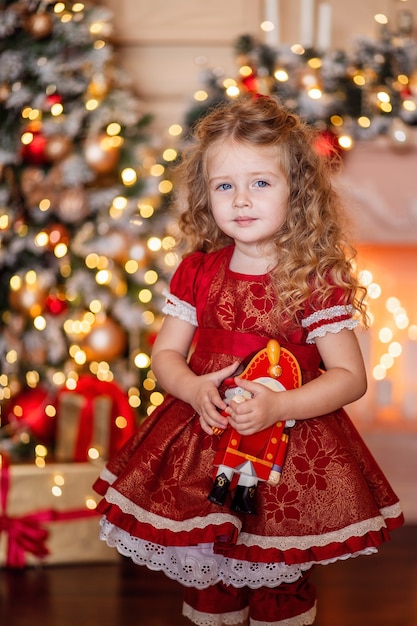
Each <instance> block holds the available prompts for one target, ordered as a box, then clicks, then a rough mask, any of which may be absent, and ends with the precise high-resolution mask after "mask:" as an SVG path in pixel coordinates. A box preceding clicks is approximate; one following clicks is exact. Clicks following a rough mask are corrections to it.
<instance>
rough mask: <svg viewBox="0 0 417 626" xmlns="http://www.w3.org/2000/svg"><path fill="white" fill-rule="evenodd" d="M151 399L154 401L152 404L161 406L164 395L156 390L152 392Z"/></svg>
mask: <svg viewBox="0 0 417 626" xmlns="http://www.w3.org/2000/svg"><path fill="white" fill-rule="evenodd" d="M149 399H150V401H151V402H152V404H153V405H154V406H159V405H161V404H162V403H163V401H164V396H163V394H162V393H160V392H159V391H154V392H153V393H151V395H150V398H149Z"/></svg>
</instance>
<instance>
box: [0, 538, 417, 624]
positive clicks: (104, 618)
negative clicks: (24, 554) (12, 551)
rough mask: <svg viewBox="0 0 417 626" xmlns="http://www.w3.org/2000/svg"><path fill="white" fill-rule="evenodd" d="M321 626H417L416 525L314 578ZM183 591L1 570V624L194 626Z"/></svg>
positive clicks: (120, 578) (85, 572)
mask: <svg viewBox="0 0 417 626" xmlns="http://www.w3.org/2000/svg"><path fill="white" fill-rule="evenodd" d="M314 579H315V582H316V585H317V591H318V598H319V610H318V617H317V620H316V626H417V526H405V527H404V528H402V529H400V530H397V531H396V532H395V533H394V534H393V538H392V541H391V542H390V543H389V544H387V545H386V546H384V547H383V548H382V549H381V551H380V552H379V554H377V555H375V556H367V557H360V558H357V559H350V560H349V561H346V562H341V563H336V564H334V565H328V566H325V567H322V566H319V567H318V568H317V569H316V572H315V574H314ZM190 624H191V623H190V622H189V621H188V620H186V619H184V618H183V617H181V588H180V587H179V586H178V585H177V584H176V583H175V582H173V581H171V580H168V579H167V578H165V577H164V576H163V575H162V574H160V573H155V572H149V571H148V570H146V569H145V568H143V567H138V566H135V565H133V564H132V563H131V562H130V561H127V560H124V559H121V560H120V563H119V564H117V563H116V564H115V563H113V564H106V565H83V566H61V567H45V568H29V569H26V570H23V571H20V572H16V571H9V570H3V571H0V625H1V626H187V625H188V626H190Z"/></svg>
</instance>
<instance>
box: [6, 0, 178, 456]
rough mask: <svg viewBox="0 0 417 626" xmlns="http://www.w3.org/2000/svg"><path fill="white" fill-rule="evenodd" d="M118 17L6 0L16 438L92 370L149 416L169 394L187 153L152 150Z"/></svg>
mask: <svg viewBox="0 0 417 626" xmlns="http://www.w3.org/2000/svg"><path fill="white" fill-rule="evenodd" d="M111 22H112V15H111V13H110V12H109V11H108V10H107V9H104V8H102V7H97V6H94V5H85V4H84V3H77V2H74V3H69V4H65V5H64V4H63V3H61V2H54V1H52V2H35V1H33V0H18V1H12V0H10V1H7V0H6V2H4V1H3V2H2V3H1V4H0V126H1V128H0V130H1V132H0V236H1V240H0V293H1V300H0V327H1V328H0V402H1V405H2V408H3V415H2V424H1V425H2V429H1V430H0V432H1V433H2V434H3V438H4V437H6V438H7V442H8V444H7V445H10V444H11V442H13V445H15V444H17V443H19V444H20V443H22V441H24V442H27V441H28V436H29V437H30V436H32V437H33V436H34V435H35V436H38V438H40V439H41V440H42V437H43V435H45V434H47V435H48V436H49V434H50V433H49V431H50V428H51V424H52V423H53V421H54V418H55V417H56V411H57V407H56V402H55V401H54V398H55V397H56V393H57V391H58V390H59V389H62V388H65V389H67V390H69V391H71V390H74V389H77V384H78V382H79V380H80V377H82V376H84V375H85V374H88V376H90V377H92V380H97V381H101V382H103V383H109V384H110V383H111V384H115V385H116V384H117V386H121V387H122V388H123V391H124V392H125V394H126V397H127V398H128V403H129V406H130V407H131V408H132V410H134V411H135V412H136V414H137V415H138V417H144V416H146V414H147V413H148V412H149V411H151V410H152V407H153V406H154V405H155V404H158V403H159V402H160V400H161V395H160V394H159V392H158V390H157V388H156V383H155V380H154V379H153V377H152V372H151V371H150V358H149V354H150V347H151V342H152V337H153V335H154V333H155V332H156V329H157V327H158V323H159V311H160V309H161V302H162V300H163V296H162V291H163V288H164V286H165V285H166V281H167V279H168V277H169V275H170V273H171V271H172V268H173V266H174V265H175V264H176V262H177V258H176V256H175V253H174V252H173V245H174V243H175V242H174V240H173V237H172V236H170V235H169V234H168V217H167V215H168V213H167V211H165V208H166V206H167V201H168V198H169V194H170V191H171V188H172V184H171V182H170V180H169V177H167V172H166V170H167V166H169V164H170V163H171V162H172V161H174V160H175V158H176V151H175V149H170V148H165V151H164V153H163V156H159V151H160V148H159V147H158V146H154V145H153V142H152V138H151V136H150V135H149V131H148V128H149V123H150V122H151V118H150V116H149V115H148V114H147V113H146V112H145V111H144V110H143V107H142V105H141V103H140V101H139V99H138V98H137V97H136V95H135V93H134V92H133V90H132V89H131V86H130V83H129V80H128V78H127V77H126V76H125V75H124V74H123V72H122V71H121V70H120V69H119V66H118V64H117V63H116V60H115V52H114V49H113V47H112V44H111V35H112V26H111ZM152 394H154V395H152ZM45 421H46V422H47V425H45ZM13 434H14V436H12V437H10V435H13ZM5 445H6V444H5V443H4V440H3V447H4V446H5ZM29 448H30V449H31V446H28V448H27V449H29ZM16 449H17V447H16Z"/></svg>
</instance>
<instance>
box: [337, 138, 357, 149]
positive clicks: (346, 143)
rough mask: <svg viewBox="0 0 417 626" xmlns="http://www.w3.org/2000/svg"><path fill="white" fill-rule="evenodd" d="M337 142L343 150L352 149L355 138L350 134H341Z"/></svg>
mask: <svg viewBox="0 0 417 626" xmlns="http://www.w3.org/2000/svg"><path fill="white" fill-rule="evenodd" d="M337 143H338V144H339V146H340V147H341V148H343V150H350V149H351V148H352V147H353V139H352V137H350V136H349V135H340V137H339V138H338V140H337Z"/></svg>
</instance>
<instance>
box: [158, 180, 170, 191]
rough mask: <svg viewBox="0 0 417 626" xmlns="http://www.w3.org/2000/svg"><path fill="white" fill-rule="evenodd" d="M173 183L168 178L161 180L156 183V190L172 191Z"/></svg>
mask: <svg viewBox="0 0 417 626" xmlns="http://www.w3.org/2000/svg"><path fill="white" fill-rule="evenodd" d="M172 188H173V184H172V182H171V181H170V180H162V181H161V182H160V183H159V185H158V190H159V192H160V193H169V192H170V191H172Z"/></svg>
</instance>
